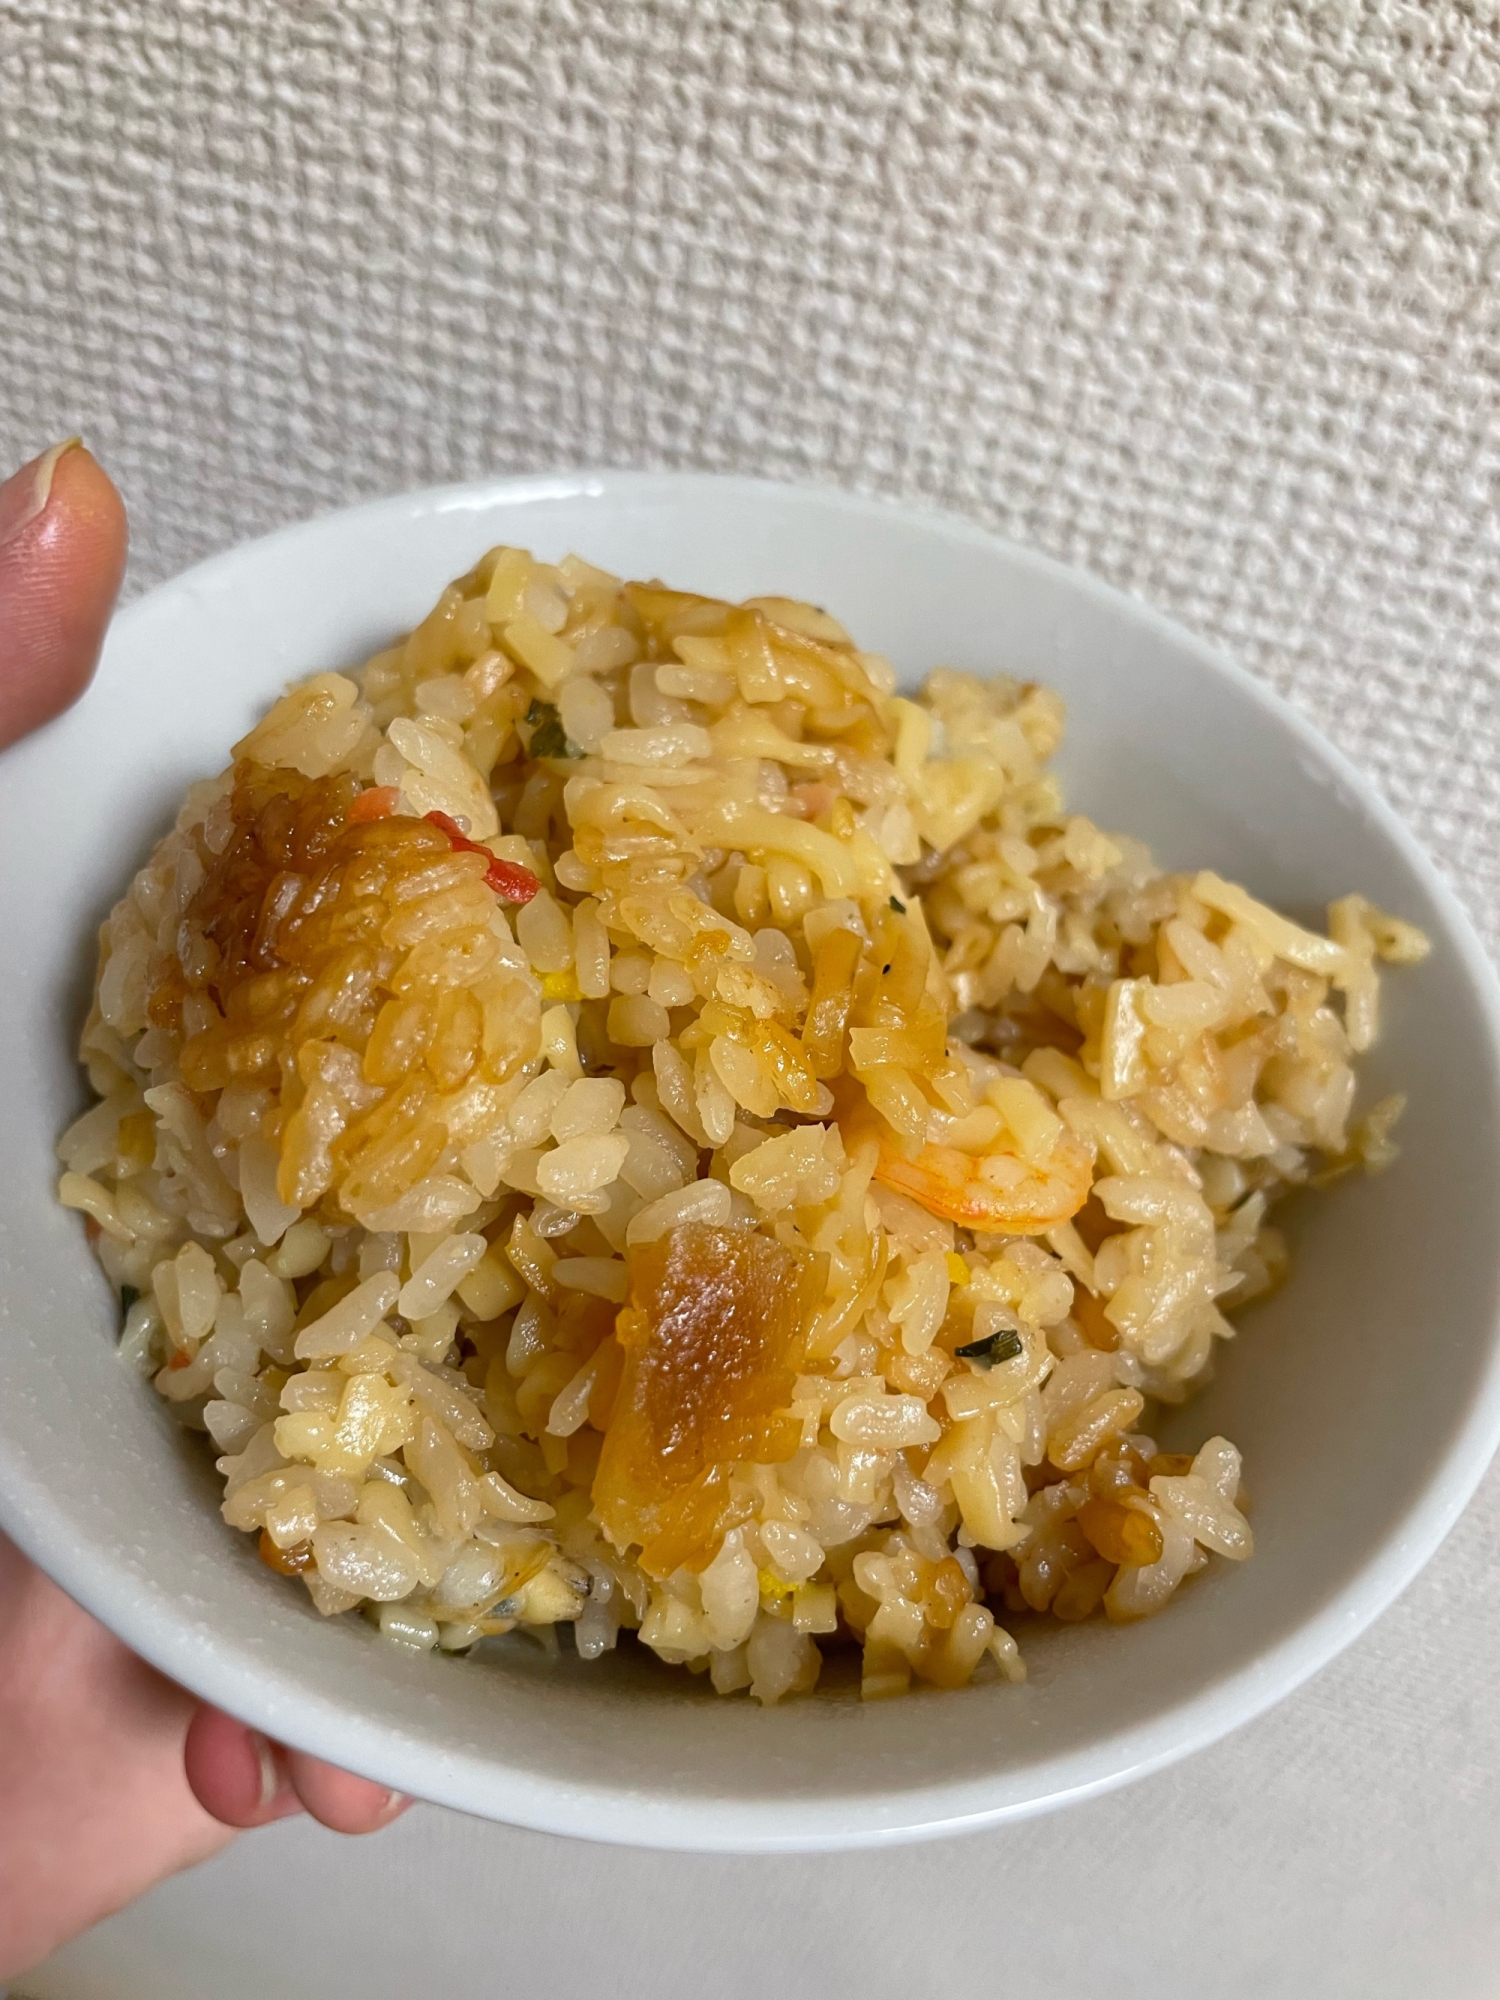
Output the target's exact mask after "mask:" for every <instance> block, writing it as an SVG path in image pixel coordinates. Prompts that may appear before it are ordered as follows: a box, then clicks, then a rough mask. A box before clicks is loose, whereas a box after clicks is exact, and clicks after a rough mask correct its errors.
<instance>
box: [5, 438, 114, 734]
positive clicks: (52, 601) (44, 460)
mask: <svg viewBox="0 0 1500 2000" xmlns="http://www.w3.org/2000/svg"><path fill="white" fill-rule="evenodd" d="M126 541H127V533H126V526H125V503H124V502H123V501H122V500H121V498H120V496H119V494H118V493H117V492H116V491H115V488H114V486H113V484H112V482H111V480H110V478H109V475H108V474H107V473H106V472H105V471H104V469H103V468H102V467H101V466H100V465H98V464H97V463H96V462H95V460H94V459H93V458H91V457H90V455H89V453H88V452H86V451H85V450H84V448H83V446H82V445H81V444H80V443H79V442H78V440H77V438H70V439H68V440H67V442H66V443H64V444H60V445H54V446H53V447H52V449H51V450H50V451H44V452H43V453H42V455H41V457H40V458H34V459H32V461H31V463H30V464H29V465H23V466H22V467H21V469H20V471H19V472H16V473H12V475H11V477H10V478H9V479H8V480H6V482H5V484H4V485H3V486H0V749H3V748H4V747H5V745H6V744H8V743H14V742H15V741H16V739H17V737H20V736H24V735H25V734H26V733H27V731H28V730H32V729H38V728H40V727H41V725H42V723H44V722H47V721H50V719H51V718H52V717H53V716H54V715H58V714H60V713H61V712H62V710H63V709H65V708H66V707H67V706H68V704H69V703H70V702H74V701H76V700H77V699H78V697H79V695H81V694H82V693H83V691H84V689H85V688H86V687H87V686H88V684H89V682H90V680H91V679H92V678H93V674H94V668H95V666H96V665H97V664H98V660H99V648H100V646H101V645H102V644H103V642H104V631H105V627H106V626H107V625H108V623H109V614H110V612H111V611H112V610H113V609H114V602H115V598H116V597H117V596H118V594H119V589H120V579H121V577H122V576H123V575H124V572H125V548H126Z"/></svg>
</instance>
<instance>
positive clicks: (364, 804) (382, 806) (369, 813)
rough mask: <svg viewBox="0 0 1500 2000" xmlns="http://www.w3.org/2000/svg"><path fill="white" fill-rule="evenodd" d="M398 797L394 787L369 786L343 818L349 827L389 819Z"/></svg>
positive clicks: (398, 792)
mask: <svg viewBox="0 0 1500 2000" xmlns="http://www.w3.org/2000/svg"><path fill="white" fill-rule="evenodd" d="M400 796H401V794H400V791H399V790H398V789H397V787H396V786H395V785H371V786H369V787H368V789H367V790H365V791H363V792H361V793H360V795H359V797H358V798H357V799H356V800H355V801H354V803H353V804H352V805H351V806H350V808H349V810H348V812H347V814H346V815H345V817H346V818H347V820H348V822H349V824H350V825H351V826H362V825H364V823H365V822H366V821H367V820H372V819H389V818H390V816H391V814H392V813H393V812H394V811H395V810H396V801H397V800H398V799H399V798H400Z"/></svg>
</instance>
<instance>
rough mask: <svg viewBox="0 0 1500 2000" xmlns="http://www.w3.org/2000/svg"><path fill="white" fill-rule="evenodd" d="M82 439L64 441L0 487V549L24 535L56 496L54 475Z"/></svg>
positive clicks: (24, 466) (25, 466) (71, 438)
mask: <svg viewBox="0 0 1500 2000" xmlns="http://www.w3.org/2000/svg"><path fill="white" fill-rule="evenodd" d="M82 443H83V439H82V438H77V437H70V438H64V439H63V441H62V443H61V444H55V445H53V447H52V449H51V450H50V451H44V452H43V453H42V455H41V457H40V458H34V459H33V460H32V461H31V463H30V465H23V466H22V467H21V469H20V471H19V472H13V473H12V474H11V476H10V478H9V479H7V480H6V482H5V484H4V485H3V486H0V548H4V546H5V544H6V543H7V542H12V541H14V540H15V538H16V536H17V535H19V534H23V533H24V532H25V530H26V529H27V528H29V527H30V526H31V523H32V522H33V521H34V520H35V519H36V517H37V516H38V514H40V513H41V512H42V510H43V509H44V508H45V507H46V505H47V502H48V501H49V500H50V499H51V497H52V475H53V474H54V473H55V472H56V470H57V461H58V460H59V459H60V458H61V457H62V456H63V454H64V453H65V452H69V451H76V450H77V449H78V447H79V446H80V445H81V444H82Z"/></svg>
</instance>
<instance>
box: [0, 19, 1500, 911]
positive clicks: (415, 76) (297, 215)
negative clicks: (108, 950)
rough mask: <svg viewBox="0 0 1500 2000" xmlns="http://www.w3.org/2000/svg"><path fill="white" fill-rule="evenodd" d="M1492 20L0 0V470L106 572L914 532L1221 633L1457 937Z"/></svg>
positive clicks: (1467, 770) (1493, 176)
mask: <svg viewBox="0 0 1500 2000" xmlns="http://www.w3.org/2000/svg"><path fill="white" fill-rule="evenodd" d="M1495 14H1496V10H1495V7H1494V5H1493V4H1492V0H1471V4H1468V5H1456V4H1452V0H1380V3H1379V4H1370V5H1360V4H1356V0H1340V3H1339V4H1314V0H1302V3H1301V4H1270V0H1204V4H1200V5H1191V4H1176V0H1155V4H1141V5H1135V6H1125V5H1120V6H1115V5H1108V4H1098V0H1093V3H1092V4H1077V5H1069V4H1059V3H1058V0H1053V4H1047V0H1009V4H1007V3H1006V0H989V4H985V0H931V4H923V0H492V4H484V0H360V4H358V5H349V6H336V5H330V4H327V0H283V4H276V0H174V4H171V5H167V6H161V5H154V6H152V5H147V4H144V0H116V4H114V5H107V4H104V0H0V134H3V191H0V444H3V446H4V448H5V449H6V450H7V451H8V452H9V454H10V455H11V456H12V457H14V456H16V455H18V454H20V453H22V452H25V451H29V450H30V449H32V448H34V447H35V446H37V445H39V444H41V443H42V442H44V441H46V440H47V439H49V438H50V437H51V436H52V435H53V434H54V433H59V432H63V431H65V430H67V429H68V428H70V427H73V426H80V427H82V428H83V429H84V430H85V431H86V432H87V433H88V434H89V436H90V438H91V439H92V440H94V441H96V443H97V445H98V446H99V447H100V448H101V449H102V450H103V451H104V453H105V454H106V455H107V457H108V460H109V462H110V464H111V465H112V466H113V467H114V468H115V469H116V470H117V472H118V473H119V475H120V477H121V479H122V481H123V484H124V486H125V489H126V492H127V495H128V497H129V499H130V501H131V503H132V506H133V508H134V511H135V517H136V536H137V541H136V564H135V572H134V574H135V580H136V582H137V584H144V583H148V582H150V581H153V580H154V579H156V578H158V577H160V576H163V575H165V574H167V573H168V572H170V571H173V570H176V569H178V568H180V567H182V566H183V565H184V564H186V563H188V562H190V561H191V560H193V559H194V558H195V557H197V556H199V555H201V554H203V553H205V552H206V551H209V550H211V549H214V548H217V547H220V546H223V545H224V544H226V543H229V542H231V541H234V540H236V539H238V538H240V537H243V536H246V535H250V534H255V533H258V532H260V531H261V530H263V529H265V528H268V527H271V526H273V525H275V524H277V523H280V522H282V521H285V520H288V519H291V518H294V517H295V516H297V515H300V514H304V513H307V512H310V511H312V510H314V509H320V508H325V507H329V506H333V505H336V504H338V503H340V502H341V501H344V500H348V499H350V498H353V497H356V496H362V495H366V494H370V493H376V492H382V491H386V490H389V489H394V488H398V487H401V486H406V485H412V484H418V483H425V482H428V481H434V480H445V479H451V478H460V477H465V476H469V475H472V474H477V473H481V472H485V471H493V470H498V469H504V468H511V467H516V468H522V467H536V466H539V465H549V464H559V463H578V462H590V461H592V462H610V463H617V464H618V463H629V464H658V465H697V466H709V467H725V468H728V467H733V468H736V469H742V470H753V471H757V472H764V473H771V474H779V475H783V476H789V477H793V478H802V479H809V478H810V479H822V480H831V481H836V482H840V483H843V484H848V485H856V486H863V487H867V488H872V489H877V490H880V491H883V492H888V493H897V494H902V495H905V496H908V497H920V498H923V499H927V500H931V501H933V502H937V503H941V504H943V505H947V506H955V507H959V508H961V509H963V510H965V511H966V512H968V513H971V514H973V515H975V516H977V517H979V518H981V519H983V520H985V521H988V522H990V523H992V524H994V525H995V526H997V527H999V528H1001V529H1003V530H1004V531H1006V532H1007V533H1009V534H1012V535H1015V536H1017V537H1019V538H1020V539H1022V540H1024V541H1027V542H1030V543H1033V544H1035V545H1037V546H1039V547H1042V548H1045V549H1048V550H1050V551H1052V552H1053V553H1055V554H1057V555H1060V556H1063V557H1065V558H1067V559H1068V560H1070V561H1076V562H1079V563H1083V564H1085V565H1087V566H1088V567H1089V568H1091V569H1094V570H1096V571H1097V572H1099V574H1101V575H1102V576H1105V577H1107V578H1109V579H1110V580H1111V581H1113V582H1116V583H1119V584H1123V585H1125V586H1127V587H1128V588H1130V589H1132V590H1135V591H1138V592H1139V593H1141V594H1142V595H1143V596H1146V597H1149V598H1151V599H1153V600H1154V601H1155V602H1156V603H1157V604H1159V605H1161V606H1162V607H1163V608H1164V609H1166V610H1168V611H1170V612H1173V613H1175V614H1176V615H1178V616H1179V617H1181V618H1182V619H1184V620H1185V621H1186V622H1187V623H1188V624H1190V625H1192V626H1194V627H1196V628H1197V629H1198V630H1200V631H1202V632H1205V633H1207V634H1210V635H1212V636H1214V637H1215V638H1218V639H1221V640H1222V641H1223V642H1224V643H1226V644H1227V645H1228V646H1229V647H1230V648H1232V649H1233V650H1234V651H1236V652H1237V653H1238V654H1239V655H1240V656H1241V657H1242V658H1243V659H1245V660H1246V661H1247V662H1248V663H1249V664H1250V665H1252V666H1253V667H1255V668H1256V669H1257V670H1258V671H1260V672H1262V673H1264V674H1265V675H1266V676H1267V677H1268V678H1270V679H1271V680H1273V681H1275V682H1276V684H1277V685H1278V686H1280V687H1281V688H1283V689H1284V690H1287V691H1289V692H1291V693H1293V694H1294V695H1295V696H1296V697H1297V698H1298V699H1299V700H1300V701H1302V703H1303V704H1304V705H1305V706H1306V707H1308V708H1309V709H1310V710H1311V711H1312V712H1313V713H1314V714H1315V715H1317V716H1318V717H1319V718H1320V719H1321V721H1322V722H1323V723H1324V725H1325V727H1326V728H1327V729H1328V730H1329V731H1330V733H1331V734H1333V735H1334V736H1335V737H1336V738H1338V739H1339V740H1340V741H1341V742H1342V743H1343V744H1344V746H1345V747H1346V748H1349V749H1351V750H1352V751H1353V752H1354V754H1355V755H1356V756H1357V757H1358V758H1359V759H1360V760H1361V761H1362V762H1363V763H1364V764H1365V765H1366V767H1367V768H1369V769H1371V770H1372V771H1373V772H1374V773H1375V774H1376V775H1377V777H1378V778H1379V779H1380V781H1381V782H1382V783H1383V785H1384V786H1385V788H1386V790H1387V792H1388V793H1389V794H1390V796H1391V797H1392V798H1393V800H1394V801H1395V802H1396V804H1397V805H1398V806H1399V807H1400V808H1401V809H1402V810H1403V811H1404V812H1405V813H1406V814H1407V816H1408V817H1409V819H1410V820H1411V821H1412V822H1413V823H1414V824H1415V825H1416V827H1417V828H1418V830H1419V831H1420V832H1421V833H1422V834H1423V835H1424V836H1425V837H1426V839H1427V840H1428V841H1429V842H1430V843H1431V844H1432V846H1433V847H1434V848H1435V849H1436V850H1437V851H1438V853H1439V855H1440V857H1441V859H1442V860H1443V861H1444V862H1445V864H1446V865H1447V866H1448V867H1449V868H1450V870H1452V871H1453V872H1454V873H1455V874H1457V875H1459V876H1460V877H1464V878H1467V879H1468V880H1469V881H1470V883H1471V891H1470V894H1471V901H1472V902H1473V904H1474V906H1475V908H1476V912H1477V913H1478V914H1479V915H1480V917H1481V920H1482V921H1483V922H1485V923H1486V927H1487V928H1488V930H1489V934H1490V936H1491V938H1492V940H1493V939H1500V922H1497V921H1494V920H1492V919H1491V918H1490V916H1489V911H1490V910H1491V908H1493V906H1495V905H1496V904H1497V903H1500V807H1497V801H1496V793H1497V790H1500V785H1497V779H1496V773H1497V769H1500V678H1497V666H1496V641H1497V636H1500V520H1497V513H1496V490H1495V488H1496V472H1497V451H1500V439H1497V428H1496V419H1497V406H1500V395H1497V380H1496V370H1497V365H1500V286H1497V283H1496V278H1497V267H1500V122H1497V114H1500V30H1497V26H1496V18H1495Z"/></svg>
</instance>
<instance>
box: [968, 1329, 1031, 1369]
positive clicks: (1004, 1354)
mask: <svg viewBox="0 0 1500 2000" xmlns="http://www.w3.org/2000/svg"><path fill="white" fill-rule="evenodd" d="M953 1352H954V1353H955V1354H956V1355H958V1356H959V1358H960V1359H961V1360H964V1361H977V1362H978V1363H979V1365H980V1367H981V1368H994V1367H995V1366H996V1365H997V1364H998V1363H1000V1362H1002V1361H1014V1360H1015V1358H1016V1356H1017V1355H1018V1354H1024V1353H1025V1352H1026V1343H1025V1341H1024V1340H1022V1338H1021V1336H1020V1334H1018V1333H1012V1332H1011V1331H1010V1330H1009V1328H1005V1329H1003V1330H1002V1331H1000V1332H998V1333H987V1334H986V1335H985V1337H984V1339H983V1340H971V1341H970V1342H969V1343H968V1345H967V1346H966V1347H955V1348H954V1350H953Z"/></svg>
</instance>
